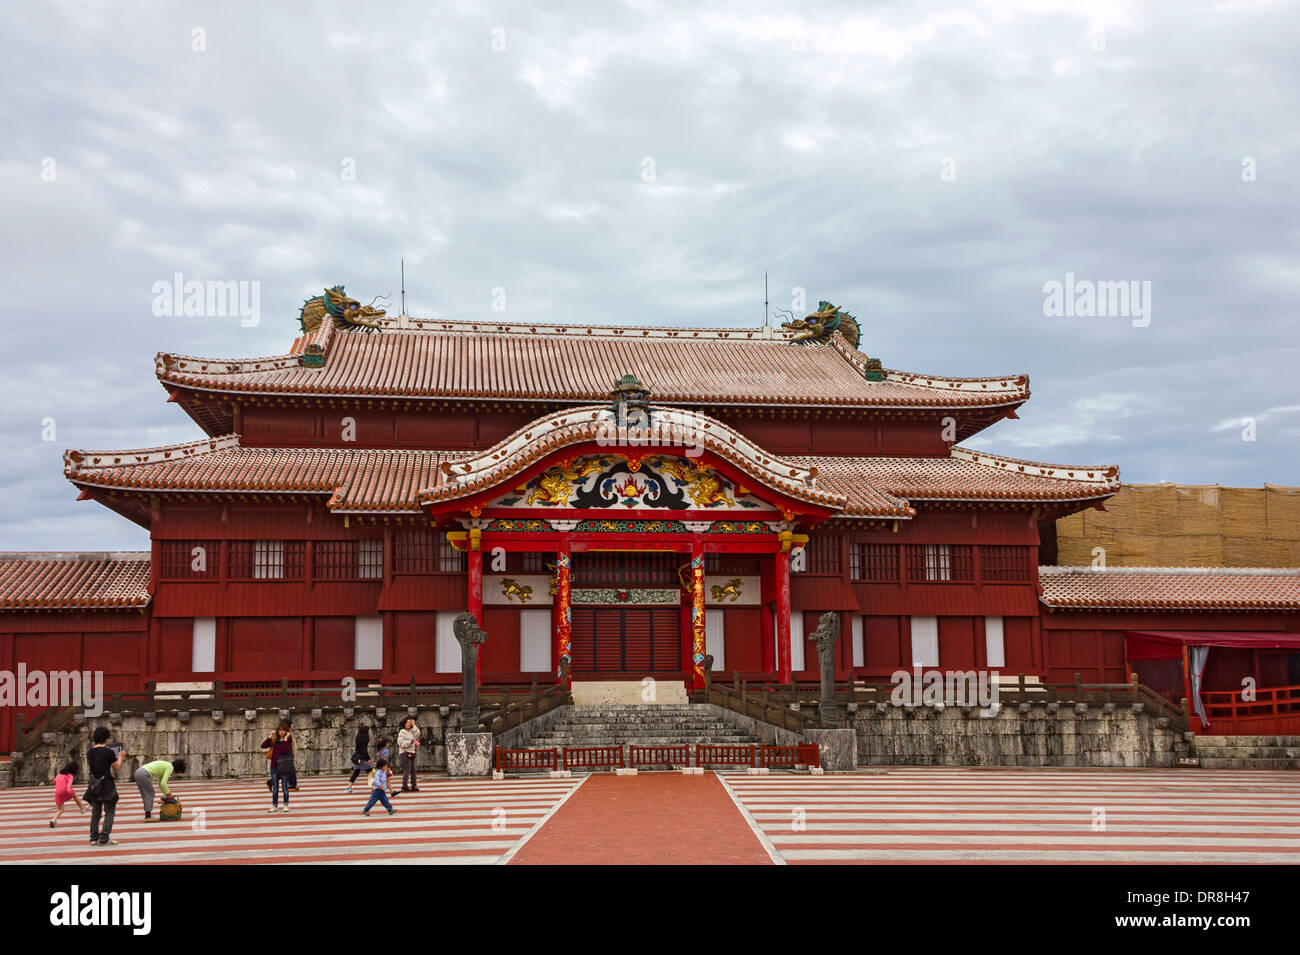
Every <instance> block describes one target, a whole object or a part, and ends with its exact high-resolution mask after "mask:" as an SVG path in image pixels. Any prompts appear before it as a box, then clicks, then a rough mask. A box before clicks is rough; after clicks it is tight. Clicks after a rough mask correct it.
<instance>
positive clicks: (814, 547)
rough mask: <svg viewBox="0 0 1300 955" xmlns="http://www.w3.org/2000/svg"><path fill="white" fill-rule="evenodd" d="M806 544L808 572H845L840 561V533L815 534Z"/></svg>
mask: <svg viewBox="0 0 1300 955" xmlns="http://www.w3.org/2000/svg"><path fill="white" fill-rule="evenodd" d="M804 546H805V548H806V550H807V552H808V571H807V572H808V573H810V574H839V573H842V572H843V571H842V570H841V561H840V535H839V534H814V535H813V536H812V537H811V539H809V541H808V543H807V544H805V545H804Z"/></svg>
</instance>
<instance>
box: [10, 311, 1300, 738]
mask: <svg viewBox="0 0 1300 955" xmlns="http://www.w3.org/2000/svg"><path fill="white" fill-rule="evenodd" d="M300 319H301V322H302V334H301V335H300V336H299V337H298V338H297V339H296V340H295V341H294V342H293V344H292V346H291V347H290V349H289V351H288V353H287V354H283V355H278V356H274V357H268V358H248V359H216V358H191V357H184V356H178V355H171V354H160V355H158V356H157V360H156V375H157V378H158V381H159V383H160V384H161V385H162V387H163V389H164V390H165V391H166V393H167V396H168V399H167V400H169V401H172V402H175V403H176V404H178V405H179V406H180V407H181V408H182V409H184V411H185V412H186V413H187V414H188V415H189V416H190V417H191V418H193V420H194V422H195V423H196V424H197V425H198V427H199V428H200V429H202V431H203V432H204V434H205V435H206V437H203V438H201V439H199V440H195V441H190V442H187V443H184V444H178V445H171V446H167V447H157V448H143V449H139V450H129V451H68V452H67V453H66V455H65V463H66V466H65V474H66V477H67V479H68V480H69V481H71V482H72V484H73V485H75V486H76V488H77V489H78V491H79V492H80V496H81V497H82V498H85V499H90V500H93V501H95V502H96V503H98V504H99V505H102V506H104V507H108V508H111V509H112V510H114V511H116V512H117V513H119V514H121V515H122V516H123V517H125V518H126V519H128V520H131V521H134V522H136V523H137V524H140V525H141V526H143V527H146V528H148V530H149V532H150V537H151V551H150V552H149V553H147V554H92V555H85V554H72V553H70V554H7V555H4V556H3V557H2V558H0V667H6V668H8V669H9V670H10V671H11V672H12V671H17V669H18V667H19V665H20V664H21V665H23V666H25V667H26V669H27V670H28V671H32V670H38V669H39V670H44V671H51V670H70V669H79V670H83V671H84V670H102V671H104V673H105V675H106V679H105V688H106V691H108V692H112V691H114V690H122V691H126V690H138V689H141V688H142V687H143V686H144V685H145V684H146V683H147V682H149V681H153V682H157V683H203V682H205V681H213V680H217V679H220V680H223V681H227V682H240V681H267V680H276V681H278V680H280V679H282V678H289V679H290V680H294V681H313V682H316V683H324V682H328V681H338V680H339V679H341V678H343V677H346V676H355V677H357V678H358V679H359V680H370V681H372V682H374V681H382V682H384V683H386V684H388V683H403V682H406V681H408V680H410V679H411V678H412V677H414V679H416V680H417V681H419V682H420V683H421V684H436V683H439V682H446V683H456V682H459V680H460V675H459V671H460V649H459V646H458V645H457V643H456V641H455V639H454V637H453V635H452V631H451V622H452V620H453V618H454V617H455V615H456V614H457V613H458V612H460V611H464V610H466V609H468V610H470V611H472V612H474V613H475V614H476V615H478V617H479V619H480V620H481V622H482V625H483V627H484V628H485V629H486V630H487V631H488V633H489V634H490V639H489V640H488V642H487V644H486V645H485V649H484V651H483V654H482V656H481V659H480V666H481V679H482V681H483V682H484V683H485V684H493V685H496V684H511V683H528V682H530V681H532V680H534V679H538V680H549V681H555V680H557V679H562V678H564V676H563V675H564V673H565V672H566V671H567V672H568V674H569V677H570V678H571V679H572V680H587V679H600V680H611V679H628V680H637V679H641V678H643V677H645V676H653V677H655V678H657V679H658V680H677V681H684V682H685V683H686V684H687V685H688V686H696V687H698V686H700V685H701V684H702V680H703V675H704V674H703V663H702V661H703V659H704V656H705V654H710V655H712V657H713V672H714V674H715V676H716V678H717V679H719V680H724V681H726V680H731V679H732V678H733V676H735V675H737V674H739V675H740V676H741V677H742V678H743V679H745V680H747V681H751V682H758V683H762V682H782V683H786V682H789V681H790V680H791V679H795V680H801V679H802V680H815V679H816V678H817V654H816V649H815V647H814V646H813V645H812V644H811V642H810V640H809V637H810V636H811V634H812V631H813V629H814V627H815V626H816V622H817V620H818V618H819V616H820V615H821V614H823V613H824V612H826V611H834V612H837V613H839V614H841V632H842V634H843V639H841V640H840V642H839V644H838V645H837V646H838V650H837V652H838V654H839V656H838V663H837V668H836V675H837V678H839V679H845V678H847V677H848V675H849V674H850V672H852V674H853V675H854V676H855V677H859V678H861V679H864V680H870V681H875V682H886V681H887V680H888V678H889V676H890V675H891V674H892V673H893V672H895V671H896V670H899V669H900V668H901V669H911V668H912V667H913V666H923V667H926V668H942V669H945V670H969V669H990V670H998V671H1000V672H1003V673H1009V674H1013V675H1014V674H1020V673H1024V674H1027V675H1028V677H1029V678H1030V679H1037V680H1040V681H1044V682H1069V681H1071V680H1073V679H1074V678H1075V674H1082V676H1083V679H1084V680H1087V681H1095V682H1102V683H1123V682H1126V681H1127V680H1128V679H1129V674H1130V673H1133V672H1137V673H1139V675H1140V677H1141V679H1142V682H1144V683H1147V684H1148V685H1150V686H1151V687H1152V688H1154V689H1156V690H1157V691H1159V692H1163V693H1166V694H1168V695H1171V696H1174V697H1181V696H1183V695H1186V694H1187V693H1189V692H1193V693H1194V695H1197V696H1198V699H1199V701H1200V703H1199V704H1198V705H1203V706H1204V707H1206V708H1207V712H1208V714H1209V715H1208V717H1206V715H1205V714H1204V713H1202V714H1200V715H1201V718H1202V724H1201V728H1204V720H1205V719H1206V718H1208V719H1209V721H1210V724H1211V731H1212V732H1251V731H1253V732H1285V731H1291V732H1300V703H1297V702H1295V701H1297V700H1298V699H1300V691H1298V690H1297V689H1296V687H1297V685H1300V576H1297V573H1296V571H1294V570H1237V569H1231V570H1229V569H1223V570H1218V569H1213V570H1197V571H1191V570H1183V569H1169V568H1154V569H1152V568H1147V569H1136V568H1134V569H1121V568H1116V569H1092V568H1060V567H1046V566H1044V567H1040V566H1039V547H1040V542H1041V540H1042V539H1043V532H1044V530H1045V529H1047V528H1049V527H1050V526H1051V525H1052V523H1053V522H1054V521H1056V520H1057V519H1058V518H1059V517H1061V516H1063V515H1066V514H1070V513H1073V512H1075V511H1078V510H1081V509H1083V508H1089V507H1103V506H1104V505H1103V502H1104V501H1105V500H1106V499H1107V498H1108V497H1109V496H1111V495H1112V494H1113V493H1115V491H1116V490H1117V489H1118V487H1119V483H1118V482H1119V473H1118V469H1117V468H1116V467H1113V466H1066V465H1055V464H1043V463H1038V462H1033V461H1023V460H1017V459H1013V458H1008V457H1003V456H1000V455H997V454H990V453H986V452H983V451H975V450H970V449H967V448H964V447H962V446H961V442H962V441H966V440H967V439H969V438H971V437H972V436H974V435H976V434H978V433H980V432H981V431H983V430H984V429H985V428H988V427H989V426H990V425H993V424H995V423H997V422H998V421H1001V420H1002V419H1004V418H1015V417H1016V410H1017V409H1018V408H1019V407H1020V405H1021V404H1023V403H1024V402H1025V401H1026V400H1028V398H1029V381H1028V377H1027V376H1025V375H1010V376H1004V377H992V378H946V377H939V376H935V375H923V374H913V373H909V372H901V371H893V370H889V369H886V368H883V367H882V365H881V362H880V361H879V360H876V359H873V358H869V357H868V356H867V355H865V354H864V353H863V352H862V351H860V350H859V348H858V345H859V337H860V331H859V327H858V325H857V323H856V321H855V320H854V319H853V318H852V317H851V316H849V315H848V314H846V313H844V312H842V311H840V310H839V309H837V308H835V307H834V306H831V305H829V304H828V303H824V302H823V303H822V304H821V306H820V308H819V310H818V311H817V312H815V313H813V314H811V315H809V316H807V317H806V318H805V319H802V320H798V321H793V322H788V323H786V324H785V325H783V326H781V327H780V328H771V327H764V328H759V329H743V330H737V329H688V328H636V327H616V326H590V325H569V326H542V325H513V324H505V323H492V322H459V321H442V320H427V319H416V318H412V317H409V316H406V315H399V316H389V315H385V314H384V313H383V312H380V311H377V310H374V309H370V308H367V307H363V306H361V305H359V304H358V303H357V302H356V301H355V300H353V299H351V298H349V297H347V295H346V294H345V292H344V291H343V289H342V288H341V287H336V288H334V289H329V290H326V291H325V292H324V293H323V294H322V295H319V296H316V297H315V298H313V299H309V300H308V301H307V303H305V305H304V307H303V310H302V314H301V316H300ZM1206 648H1208V649H1206ZM1198 667H1199V668H1200V670H1199V672H1198ZM1243 677H1252V678H1254V679H1255V680H1256V681H1257V683H1258V686H1259V687H1260V690H1259V700H1261V701H1264V702H1265V703H1267V704H1269V706H1271V708H1269V706H1263V708H1260V707H1256V708H1255V709H1253V710H1251V711H1249V712H1247V711H1245V710H1243V709H1241V708H1240V707H1237V706H1236V704H1235V703H1234V700H1235V697H1236V696H1237V695H1239V694H1238V692H1237V691H1239V688H1240V686H1241V681H1242V678H1243ZM22 712H23V713H24V717H25V718H29V717H34V716H35V715H36V714H37V713H38V712H39V708H38V709H29V710H24V711H22ZM1198 712H1199V710H1198ZM1288 714H1291V715H1288ZM13 732H14V709H13V707H8V708H5V709H4V710H3V711H0V747H2V748H3V749H5V750H7V749H9V748H10V746H11V741H12V737H13Z"/></svg>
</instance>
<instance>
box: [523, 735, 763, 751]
mask: <svg viewBox="0 0 1300 955" xmlns="http://www.w3.org/2000/svg"><path fill="white" fill-rule="evenodd" d="M630 743H635V744H636V745H637V746H699V745H701V744H702V745H705V746H749V745H756V744H757V743H758V740H757V739H755V738H754V737H752V736H697V737H692V738H690V739H683V738H682V737H680V736H634V737H627V736H588V737H583V738H581V739H578V738H575V737H572V736H534V737H533V738H532V739H530V740H529V741H528V746H530V747H537V748H539V749H551V748H559V747H561V746H568V747H571V748H572V747H590V746H624V745H627V744H630Z"/></svg>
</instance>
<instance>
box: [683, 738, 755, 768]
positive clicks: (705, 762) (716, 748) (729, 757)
mask: <svg viewBox="0 0 1300 955" xmlns="http://www.w3.org/2000/svg"><path fill="white" fill-rule="evenodd" d="M695 765H696V766H757V765H758V747H757V746H753V745H741V744H737V743H731V744H720V745H711V744H707V743H701V744H700V745H698V746H696V747H695Z"/></svg>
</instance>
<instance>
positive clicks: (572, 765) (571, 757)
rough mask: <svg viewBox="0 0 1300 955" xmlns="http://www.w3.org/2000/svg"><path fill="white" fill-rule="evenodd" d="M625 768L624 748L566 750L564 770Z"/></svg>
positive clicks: (585, 747)
mask: <svg viewBox="0 0 1300 955" xmlns="http://www.w3.org/2000/svg"><path fill="white" fill-rule="evenodd" d="M615 766H617V767H618V768H619V769H622V768H623V747H622V746H578V747H574V748H572V749H570V748H569V747H567V746H566V747H565V748H564V768H565V769H578V768H580V767H582V768H587V769H601V768H606V769H613V768H614V767H615Z"/></svg>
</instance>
